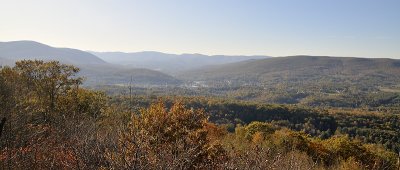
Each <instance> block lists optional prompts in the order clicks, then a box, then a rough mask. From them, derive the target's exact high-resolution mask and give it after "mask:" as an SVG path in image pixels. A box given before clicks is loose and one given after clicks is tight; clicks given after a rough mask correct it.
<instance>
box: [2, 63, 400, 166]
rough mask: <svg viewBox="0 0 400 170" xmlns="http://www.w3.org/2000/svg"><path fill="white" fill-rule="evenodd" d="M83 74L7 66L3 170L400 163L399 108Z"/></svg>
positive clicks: (48, 66)
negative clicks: (122, 87)
mask: <svg viewBox="0 0 400 170" xmlns="http://www.w3.org/2000/svg"><path fill="white" fill-rule="evenodd" d="M78 73H79V68H77V67H75V66H72V65H65V64H61V63H59V62H56V61H51V62H44V61H38V60H36V61H31V60H27V61H20V62H17V63H16V64H15V66H13V67H4V68H2V69H1V70H0V118H1V122H0V168H1V169H29V168H33V169H160V168H161V169H282V168H283V169H397V168H398V167H399V166H400V165H399V164H398V162H397V159H398V155H397V154H396V153H397V152H398V151H399V145H398V144H399V139H398V136H399V135H398V133H399V131H398V129H399V126H400V125H399V124H398V122H399V117H398V115H396V114H387V113H374V112H362V111H361V113H359V112H357V110H325V109H320V108H318V109H312V108H308V107H304V106H296V105H275V104H272V105H271V104H262V103H250V102H243V101H237V100H228V99H218V98H206V97H180V96H164V97H162V98H160V97H157V96H151V95H150V96H149V95H146V96H139V95H133V92H132V91H131V92H130V93H126V94H122V95H113V96H107V95H106V94H105V93H103V92H100V91H93V90H88V89H85V88H82V87H81V84H82V81H83V80H82V78H81V77H79V76H77V75H78ZM127 90H129V88H128V89H127ZM131 90H132V89H131Z"/></svg>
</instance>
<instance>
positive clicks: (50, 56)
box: [0, 41, 107, 65]
mask: <svg viewBox="0 0 400 170" xmlns="http://www.w3.org/2000/svg"><path fill="white" fill-rule="evenodd" d="M0 58H4V59H8V60H13V61H17V60H22V59H40V60H57V61H60V62H63V63H68V64H75V65H87V64H92V65H93V64H107V63H106V62H105V61H103V60H102V59H100V58H99V57H97V56H95V55H93V54H90V53H88V52H85V51H81V50H77V49H71V48H56V47H51V46H48V45H45V44H42V43H38V42H35V41H11V42H0Z"/></svg>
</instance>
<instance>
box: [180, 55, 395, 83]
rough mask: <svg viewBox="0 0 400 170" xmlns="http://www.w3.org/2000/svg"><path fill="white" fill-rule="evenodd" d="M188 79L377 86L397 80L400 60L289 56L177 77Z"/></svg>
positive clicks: (212, 68) (227, 65)
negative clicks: (325, 81) (365, 83)
mask: <svg viewBox="0 0 400 170" xmlns="http://www.w3.org/2000/svg"><path fill="white" fill-rule="evenodd" d="M180 77H182V78H184V79H188V80H198V81H236V82H246V81H249V82H258V83H261V84H264V83H265V84H270V83H271V82H279V81H281V82H290V81H312V80H318V79H326V78H332V79H349V81H350V79H352V80H354V81H356V80H364V79H365V80H366V79H381V80H382V81H381V82H380V83H385V82H392V83H394V84H395V83H396V81H390V80H399V78H400V60H395V59H381V58H354V57H325V56H290V57H274V58H269V59H262V60H249V61H243V62H238V63H232V64H225V65H219V66H212V67H205V68H202V69H197V70H191V71H188V72H185V73H183V74H181V75H180Z"/></svg>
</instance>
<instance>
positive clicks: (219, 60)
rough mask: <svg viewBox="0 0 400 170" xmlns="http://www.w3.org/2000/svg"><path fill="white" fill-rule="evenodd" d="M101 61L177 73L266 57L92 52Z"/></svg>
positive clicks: (147, 52)
mask: <svg viewBox="0 0 400 170" xmlns="http://www.w3.org/2000/svg"><path fill="white" fill-rule="evenodd" d="M92 54H94V55H96V56H99V57H100V58H102V59H103V60H105V61H107V62H109V63H113V64H121V65H126V66H130V67H135V68H148V69H153V70H160V71H163V72H167V73H177V72H180V71H185V70H189V69H195V68H200V67H203V66H207V65H219V64H227V63H234V62H239V61H245V60H249V59H264V58H268V56H225V55H214V56H208V55H202V54H181V55H176V54H165V53H160V52H151V51H146V52H137V53H122V52H92Z"/></svg>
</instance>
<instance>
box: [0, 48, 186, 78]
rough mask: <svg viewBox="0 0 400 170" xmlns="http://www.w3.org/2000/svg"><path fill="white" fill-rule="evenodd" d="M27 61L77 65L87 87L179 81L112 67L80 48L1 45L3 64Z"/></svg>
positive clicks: (157, 74)
mask: <svg viewBox="0 0 400 170" xmlns="http://www.w3.org/2000/svg"><path fill="white" fill-rule="evenodd" d="M23 59H39V60H45V61H49V60H57V61H60V62H61V63H65V64H73V65H75V66H78V67H79V68H80V69H81V72H80V73H79V75H80V76H84V77H86V81H85V84H86V85H97V84H124V83H127V82H129V81H130V80H131V79H132V80H133V83H135V84H140V85H165V84H177V83H179V81H178V80H177V79H175V78H173V77H171V76H169V75H166V74H164V73H161V72H158V71H153V70H149V69H134V68H128V67H123V66H121V65H116V64H110V63H107V62H105V61H103V60H102V59H100V58H99V57H97V56H95V55H93V54H90V53H88V52H84V51H81V50H77V49H70V48H55V47H51V46H48V45H45V44H41V43H38V42H34V41H13V42H0V65H13V64H14V63H15V61H18V60H23Z"/></svg>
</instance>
